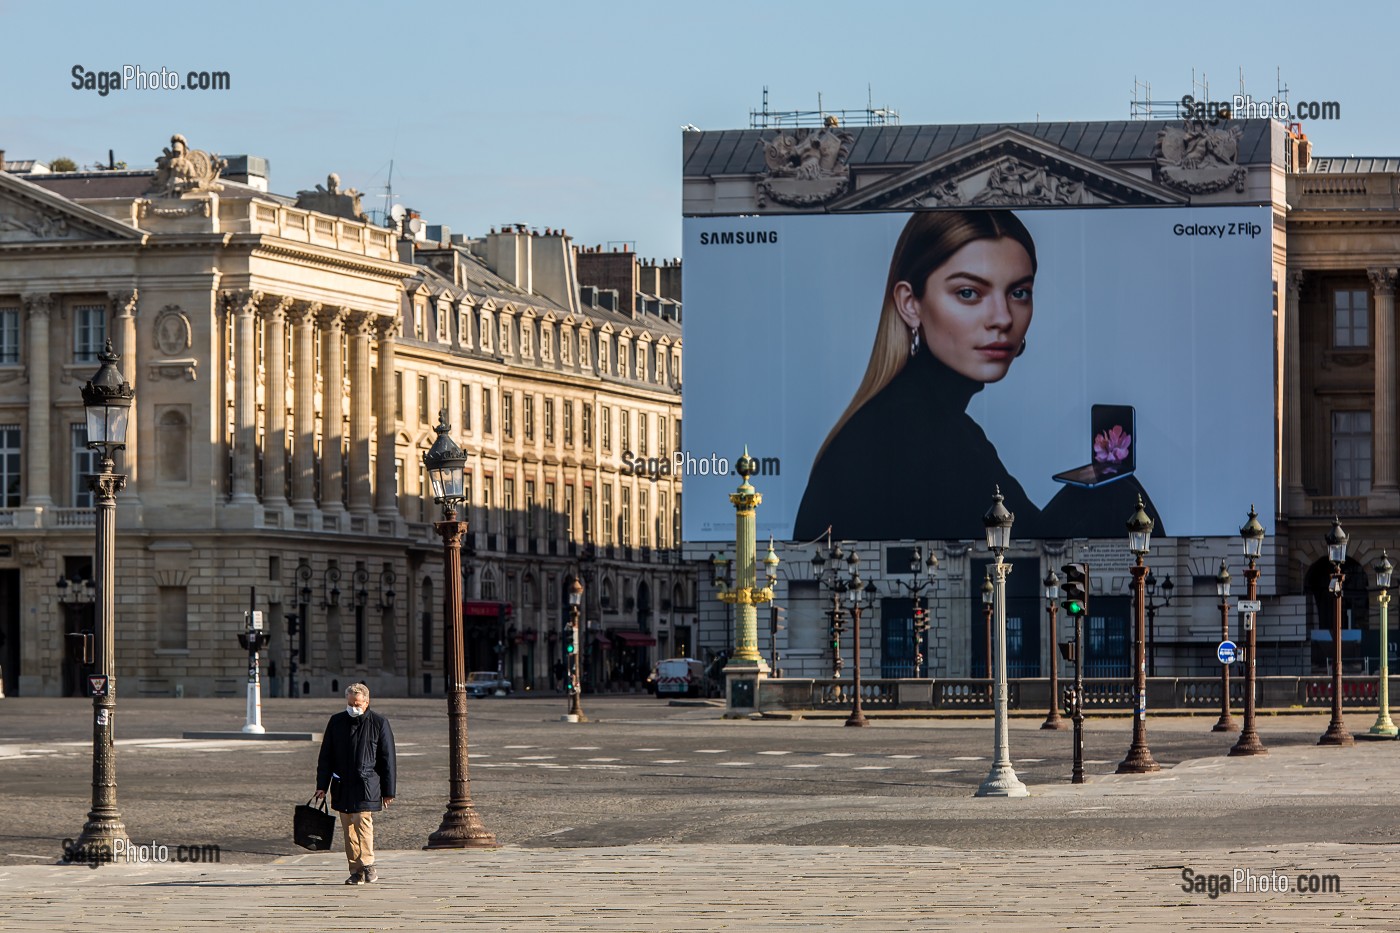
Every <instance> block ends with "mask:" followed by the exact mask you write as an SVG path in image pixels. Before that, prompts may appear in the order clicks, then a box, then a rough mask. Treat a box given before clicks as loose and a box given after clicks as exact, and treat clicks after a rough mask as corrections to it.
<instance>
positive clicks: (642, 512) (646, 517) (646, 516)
mask: <svg viewBox="0 0 1400 933" xmlns="http://www.w3.org/2000/svg"><path fill="white" fill-rule="evenodd" d="M650 520H651V519H650V511H649V510H648V509H647V491H646V490H645V489H638V490H637V543H638V544H640V545H641V546H642V547H649V546H650V545H649V543H648V542H649V541H650V540H651V538H650V535H649V530H648V528H647V525H648V523H649V522H650Z"/></svg>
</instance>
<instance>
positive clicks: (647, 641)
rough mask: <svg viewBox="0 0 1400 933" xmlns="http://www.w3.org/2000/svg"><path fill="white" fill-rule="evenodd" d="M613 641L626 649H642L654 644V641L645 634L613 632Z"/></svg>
mask: <svg viewBox="0 0 1400 933" xmlns="http://www.w3.org/2000/svg"><path fill="white" fill-rule="evenodd" d="M612 637H613V641H616V642H618V643H620V644H622V645H626V646H627V647H628V648H642V647H646V646H648V645H654V644H656V639H655V638H653V637H652V636H650V635H648V634H646V633H645V632H613V633H612Z"/></svg>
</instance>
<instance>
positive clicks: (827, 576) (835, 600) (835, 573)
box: [812, 531, 846, 680]
mask: <svg viewBox="0 0 1400 933" xmlns="http://www.w3.org/2000/svg"><path fill="white" fill-rule="evenodd" d="M826 545H827V553H826V554H825V555H824V554H822V552H821V550H820V549H818V550H817V552H816V553H815V554H813V555H812V578H813V579H814V580H816V581H817V584H818V585H819V586H825V587H826V588H827V589H829V590H831V609H830V610H829V611H830V613H831V676H832V678H833V679H834V680H840V679H841V668H842V661H841V636H842V635H843V634H845V631H846V619H845V616H844V615H843V614H842V612H841V596H842V594H844V593H845V592H846V581H845V580H844V579H843V578H842V577H841V565H842V564H844V563H845V562H846V552H845V551H844V550H842V548H841V545H840V544H837V545H836V546H835V547H832V545H831V532H830V531H828V532H827V537H826ZM828 563H829V564H830V565H831V566H830V567H828V566H827V564H828Z"/></svg>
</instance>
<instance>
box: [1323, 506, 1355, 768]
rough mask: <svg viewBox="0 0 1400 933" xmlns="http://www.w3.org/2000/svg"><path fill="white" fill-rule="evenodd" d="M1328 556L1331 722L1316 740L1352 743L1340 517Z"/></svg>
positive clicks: (1329, 535)
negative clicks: (1346, 699) (1345, 714)
mask: <svg viewBox="0 0 1400 933" xmlns="http://www.w3.org/2000/svg"><path fill="white" fill-rule="evenodd" d="M1326 540H1327V557H1328V559H1329V560H1331V561H1332V578H1331V579H1330V580H1329V581H1328V583H1327V589H1328V590H1329V591H1331V593H1332V602H1333V606H1334V607H1335V611H1334V612H1333V614H1332V721H1331V722H1329V723H1328V724H1327V731H1326V732H1324V733H1322V738H1320V739H1318V740H1317V744H1318V745H1355V744H1356V739H1355V738H1353V737H1352V734H1351V733H1350V732H1348V731H1347V724H1346V723H1345V722H1343V721H1342V582H1343V581H1344V580H1345V579H1346V574H1345V572H1344V571H1343V569H1342V565H1343V564H1345V563H1346V559H1347V533H1346V532H1345V531H1343V530H1342V522H1341V519H1339V518H1337V517H1335V516H1334V517H1333V518H1332V530H1331V531H1329V532H1327V538H1326Z"/></svg>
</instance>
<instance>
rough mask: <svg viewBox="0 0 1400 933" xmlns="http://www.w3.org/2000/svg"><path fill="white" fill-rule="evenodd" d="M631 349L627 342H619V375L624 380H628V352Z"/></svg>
mask: <svg viewBox="0 0 1400 933" xmlns="http://www.w3.org/2000/svg"><path fill="white" fill-rule="evenodd" d="M629 349H630V347H628V346H627V341H625V340H619V341H618V342H617V374H618V376H619V377H621V378H623V379H626V378H627V351H628V350H629Z"/></svg>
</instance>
